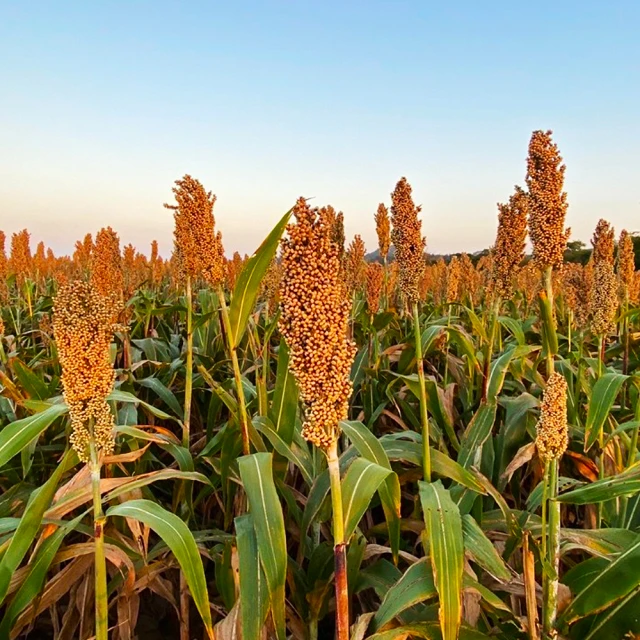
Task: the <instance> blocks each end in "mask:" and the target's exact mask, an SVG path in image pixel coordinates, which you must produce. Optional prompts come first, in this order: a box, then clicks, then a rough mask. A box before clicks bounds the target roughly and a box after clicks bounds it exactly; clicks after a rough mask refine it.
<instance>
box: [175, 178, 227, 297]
mask: <svg viewBox="0 0 640 640" xmlns="http://www.w3.org/2000/svg"><path fill="white" fill-rule="evenodd" d="M175 184H176V186H175V187H173V189H172V191H173V193H174V195H175V199H176V202H177V204H175V205H174V204H165V205H164V206H165V208H167V209H171V210H172V211H174V220H175V229H174V238H175V255H176V257H177V260H178V265H179V269H180V275H181V277H182V278H185V277H187V276H189V277H191V278H192V279H195V278H197V277H199V276H202V277H203V278H204V279H205V281H206V282H208V283H209V284H210V285H212V286H216V285H218V284H220V283H221V282H222V281H223V280H224V275H225V274H224V260H223V258H224V250H223V247H222V234H221V233H220V232H218V233H217V234H216V232H215V218H214V216H213V206H214V204H215V202H216V197H215V196H214V195H213V194H212V193H211V192H210V191H206V190H205V188H204V187H203V186H202V184H201V183H200V181H199V180H196V179H195V178H192V177H191V176H190V175H188V174H187V175H185V176H184V177H183V178H182V179H181V180H176V182H175Z"/></svg>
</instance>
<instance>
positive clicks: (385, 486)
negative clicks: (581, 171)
mask: <svg viewBox="0 0 640 640" xmlns="http://www.w3.org/2000/svg"><path fill="white" fill-rule="evenodd" d="M564 171H565V169H564V165H563V164H562V158H561V156H560V152H559V150H558V148H557V146H556V145H555V144H554V142H553V140H552V137H551V132H543V131H536V132H534V133H533V134H532V136H531V140H530V145H529V156H528V158H527V162H526V166H525V167H523V174H524V175H525V181H524V182H523V185H522V187H516V188H515V190H514V192H513V193H512V194H511V195H509V194H505V198H504V200H505V203H504V204H499V205H498V209H497V221H498V225H497V233H496V239H495V243H494V245H493V247H492V249H491V251H490V253H489V254H488V255H486V256H484V257H483V258H481V259H480V260H476V259H475V257H470V256H468V255H465V254H462V255H459V256H454V257H453V258H452V259H451V260H450V261H448V262H445V261H444V260H437V261H434V260H432V259H430V258H429V254H428V251H427V245H426V241H425V238H424V236H427V238H428V235H429V212H428V211H427V212H424V213H423V212H421V210H420V207H419V206H417V205H416V203H415V202H414V199H413V196H412V190H411V186H410V184H409V183H408V182H407V180H406V179H405V178H402V179H400V180H399V181H398V182H397V184H396V186H395V188H394V189H393V192H392V193H391V196H390V198H389V200H388V201H386V202H383V203H381V204H380V206H379V207H378V210H377V211H376V212H373V211H372V212H371V218H372V220H371V223H372V225H374V224H375V227H376V231H377V236H378V245H379V246H378V247H377V249H378V252H377V253H376V255H377V256H379V257H377V258H376V261H367V260H366V259H365V256H366V255H367V253H366V248H365V245H364V243H363V241H362V239H361V238H360V236H356V237H355V238H354V239H353V240H351V241H350V240H345V236H344V223H343V215H342V213H340V212H338V211H336V210H335V209H334V208H332V207H331V206H325V207H322V208H313V207H311V206H310V204H309V202H308V201H306V200H305V199H304V198H300V199H299V200H298V201H297V202H296V203H295V204H294V203H292V204H293V207H292V209H291V210H290V211H289V212H287V213H286V214H284V215H283V216H282V218H281V219H280V221H279V222H278V224H277V225H276V226H275V228H274V229H273V230H272V231H271V232H270V233H269V235H268V236H267V238H266V239H265V240H264V242H263V243H262V244H261V245H260V247H259V248H258V249H257V250H256V252H255V253H254V254H253V255H252V256H250V257H247V256H245V257H242V256H240V255H239V254H237V253H236V254H234V255H233V257H232V258H227V257H226V255H225V248H224V238H223V237H222V236H221V234H220V233H219V231H217V229H216V222H215V218H214V207H215V196H214V195H212V193H210V192H208V191H207V190H206V189H205V187H204V186H203V185H202V184H201V183H200V182H199V181H198V180H196V179H195V178H193V177H191V176H189V175H185V176H184V177H183V178H181V179H179V180H177V181H176V183H175V185H174V187H173V196H174V197H173V199H172V202H171V203H169V204H167V205H165V206H166V207H167V209H168V210H169V211H171V212H172V213H170V212H169V211H168V212H167V215H173V216H174V218H175V245H174V251H173V255H172V257H171V259H170V260H165V259H163V258H162V257H160V256H159V254H158V245H157V243H156V242H153V243H152V244H151V251H150V254H149V256H145V255H142V254H141V253H139V252H138V251H137V250H136V249H135V248H134V247H133V246H131V245H128V246H125V247H124V248H122V249H121V247H120V241H119V238H118V235H117V234H116V233H115V232H114V231H113V230H112V229H111V228H105V229H102V230H100V231H99V232H98V233H97V234H96V236H95V238H94V237H92V236H91V235H87V236H86V237H85V238H84V239H83V240H79V241H78V242H77V243H76V248H75V252H74V253H73V255H72V256H71V257H57V256H55V255H54V254H53V253H52V252H51V251H50V250H46V248H45V246H44V244H42V243H41V244H39V245H38V247H37V249H36V250H35V251H34V252H33V253H32V250H31V247H30V240H29V233H28V231H26V230H25V231H23V232H20V233H16V234H13V236H12V237H11V239H10V246H9V247H8V249H7V250H6V251H5V248H4V246H5V236H4V234H1V236H0V240H1V243H0V244H1V248H2V251H0V302H1V305H2V306H1V317H0V640H5V639H13V638H33V639H40V638H43V639H44V638H55V639H56V640H71V639H75V638H78V639H80V640H88V639H90V638H97V640H106V639H107V638H112V639H114V640H115V639H121V640H133V639H135V638H139V639H140V640H144V639H146V638H176V639H177V638H180V640H190V639H191V638H199V639H200V638H208V639H213V638H215V639H217V640H230V639H233V638H238V639H240V638H241V639H243V640H270V639H276V640H285V639H287V638H292V639H295V640H298V639H300V640H323V639H331V638H337V640H367V639H368V640H402V639H406V638H425V639H429V640H431V639H442V640H454V639H456V638H460V639H462V640H476V639H478V640H479V639H481V638H495V639H498V640H512V639H513V640H515V639H520V638H522V639H530V640H535V639H543V638H544V639H550V638H569V639H575V640H596V639H618V638H640V615H639V612H640V460H639V458H638V434H639V430H640V403H639V397H638V396H639V392H640V369H639V358H640V347H639V345H640V328H639V322H640V306H639V300H638V297H639V294H640V278H639V276H638V273H639V272H636V271H635V264H634V260H635V256H634V249H633V242H632V237H631V235H630V234H629V233H627V232H626V231H622V232H621V233H620V234H619V236H616V235H615V232H614V229H613V228H612V227H611V226H610V225H609V224H608V223H607V222H606V221H605V220H601V221H600V222H599V223H598V226H597V228H596V229H595V231H594V235H593V238H592V247H593V251H592V254H591V257H590V259H589V262H588V263H587V264H586V265H581V264H577V263H566V262H565V261H564V256H565V251H566V247H567V240H568V239H569V231H568V230H567V229H566V228H565V215H566V212H567V206H568V204H567V196H566V194H565V193H564V190H563V189H564V187H563V184H564ZM392 186H393V184H391V185H390V187H392ZM168 187H169V185H168ZM381 197H384V194H381ZM283 213H284V212H283ZM527 235H528V237H529V240H530V242H531V246H532V254H531V255H526V253H525V248H526V247H527ZM371 249H373V248H372V247H369V250H371Z"/></svg>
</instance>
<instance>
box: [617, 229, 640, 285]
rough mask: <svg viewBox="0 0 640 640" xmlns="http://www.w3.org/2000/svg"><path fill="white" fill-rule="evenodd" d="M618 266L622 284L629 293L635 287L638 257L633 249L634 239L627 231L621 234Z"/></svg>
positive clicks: (624, 230)
mask: <svg viewBox="0 0 640 640" xmlns="http://www.w3.org/2000/svg"><path fill="white" fill-rule="evenodd" d="M616 266H617V272H618V279H619V280H620V284H621V285H622V286H623V287H624V288H625V289H627V291H629V289H630V288H631V287H632V286H633V275H634V273H635V270H636V255H635V251H634V248H633V239H632V238H631V235H630V234H629V232H628V231H627V230H626V229H623V230H622V232H621V233H620V240H619V241H618V261H617V265H616Z"/></svg>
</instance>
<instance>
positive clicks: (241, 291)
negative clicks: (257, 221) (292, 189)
mask: <svg viewBox="0 0 640 640" xmlns="http://www.w3.org/2000/svg"><path fill="white" fill-rule="evenodd" d="M290 215H291V210H289V211H287V213H285V214H284V215H283V216H282V218H281V219H280V221H279V222H278V223H277V224H276V226H275V227H274V228H273V230H272V231H271V233H270V234H269V235H268V236H267V237H266V238H265V239H264V241H263V242H262V244H261V245H260V246H259V247H258V249H257V250H256V252H255V253H254V254H253V255H252V256H251V257H250V258H249V260H248V261H247V264H245V265H244V267H243V269H242V272H241V273H240V275H239V276H238V282H237V283H236V286H235V287H234V289H233V295H232V296H231V305H230V307H229V318H230V322H231V337H232V339H233V343H232V347H234V348H235V347H237V346H238V345H239V344H240V341H241V340H242V336H243V335H244V332H245V330H246V328H247V320H248V319H249V315H250V314H251V312H252V311H253V306H254V304H255V301H256V297H257V295H258V292H259V291H260V283H261V282H262V278H263V277H264V274H265V273H266V271H267V269H268V268H269V264H270V263H271V260H272V259H273V256H275V254H276V251H277V249H278V243H279V242H280V237H281V236H282V234H283V233H284V230H285V228H286V226H287V222H289V216H290Z"/></svg>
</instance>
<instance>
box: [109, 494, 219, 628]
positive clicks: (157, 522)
mask: <svg viewBox="0 0 640 640" xmlns="http://www.w3.org/2000/svg"><path fill="white" fill-rule="evenodd" d="M106 516H107V518H112V517H115V516H122V517H123V518H133V519H134V520H139V521H140V522H142V523H144V524H146V525H147V526H148V527H150V528H151V529H153V531H155V532H156V533H157V534H158V535H159V536H160V537H161V538H162V540H164V542H165V543H166V545H167V546H168V547H169V549H171V551H172V552H173V555H174V556H175V558H176V560H177V561H178V564H179V565H180V568H181V569H182V572H183V574H184V576H185V579H186V581H187V585H188V586H189V591H190V592H191V597H192V598H193V601H194V603H195V605H196V608H197V609H198V611H199V612H200V616H201V617H202V621H203V623H204V626H205V629H206V630H207V633H208V634H209V637H210V638H213V624H212V621H211V611H210V609H209V593H208V590H207V581H206V579H205V575H204V567H203V566H202V559H201V558H200V554H199V552H198V547H197V545H196V541H195V539H194V537H193V534H192V533H191V531H190V530H189V527H187V525H186V524H185V523H184V522H183V521H182V520H181V519H180V518H179V517H178V516H177V515H175V514H174V513H171V512H170V511H167V510H166V509H164V508H163V507H161V506H160V505H159V504H156V503H155V502H152V501H151V500H129V501H128V502H123V503H122V504H117V505H115V506H113V507H111V508H110V509H109V510H108V511H107V513H106Z"/></svg>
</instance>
